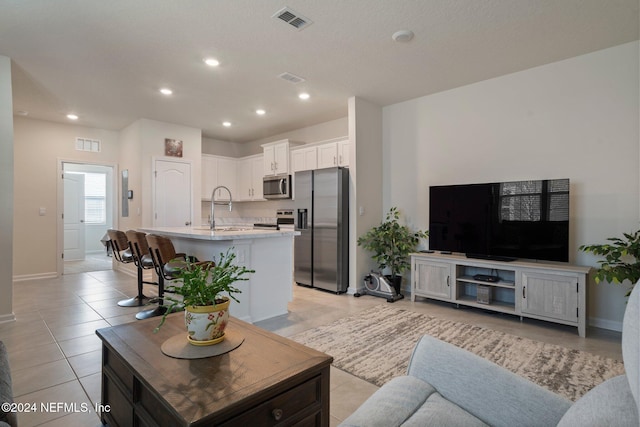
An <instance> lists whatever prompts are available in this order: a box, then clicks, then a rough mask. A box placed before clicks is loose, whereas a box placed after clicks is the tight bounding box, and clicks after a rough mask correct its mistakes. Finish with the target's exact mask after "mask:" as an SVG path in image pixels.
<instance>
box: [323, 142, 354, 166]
mask: <svg viewBox="0 0 640 427" xmlns="http://www.w3.org/2000/svg"><path fill="white" fill-rule="evenodd" d="M334 166H349V140H348V139H347V140H344V141H336V142H328V143H326V144H321V145H318V169H322V168H330V167H334Z"/></svg>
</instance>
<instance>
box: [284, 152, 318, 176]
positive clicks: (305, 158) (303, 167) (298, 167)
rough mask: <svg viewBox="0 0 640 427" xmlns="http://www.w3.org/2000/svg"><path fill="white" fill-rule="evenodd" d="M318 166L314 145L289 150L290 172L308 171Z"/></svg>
mask: <svg viewBox="0 0 640 427" xmlns="http://www.w3.org/2000/svg"><path fill="white" fill-rule="evenodd" d="M317 168H318V149H317V147H316V146H312V147H301V148H296V149H295V150H291V172H292V173H295V172H300V171H308V170H313V169H317Z"/></svg>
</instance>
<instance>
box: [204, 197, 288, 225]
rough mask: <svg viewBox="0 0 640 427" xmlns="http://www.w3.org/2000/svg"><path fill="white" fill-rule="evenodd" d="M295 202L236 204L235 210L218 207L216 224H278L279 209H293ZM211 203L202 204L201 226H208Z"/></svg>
mask: <svg viewBox="0 0 640 427" xmlns="http://www.w3.org/2000/svg"><path fill="white" fill-rule="evenodd" d="M293 206H294V202H293V200H267V201H263V202H234V203H233V209H232V211H231V212H229V208H228V207H227V206H224V205H216V210H215V216H216V224H221V225H222V224H224V225H242V224H254V223H267V224H269V223H273V224H275V223H276V211H277V210H278V209H293ZM210 211H211V202H202V214H201V225H207V224H208V221H209V213H210Z"/></svg>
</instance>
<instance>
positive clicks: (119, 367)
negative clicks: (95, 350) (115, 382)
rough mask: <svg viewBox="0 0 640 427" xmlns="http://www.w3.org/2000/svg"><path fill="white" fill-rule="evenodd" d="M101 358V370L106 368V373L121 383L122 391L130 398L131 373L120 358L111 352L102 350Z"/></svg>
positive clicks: (131, 386)
mask: <svg viewBox="0 0 640 427" xmlns="http://www.w3.org/2000/svg"><path fill="white" fill-rule="evenodd" d="M102 357H103V362H102V363H103V369H104V368H106V371H108V372H109V373H110V374H112V375H113V376H115V377H116V378H117V379H119V380H120V381H121V382H122V385H123V386H124V388H125V390H123V391H124V392H126V393H127V394H128V395H129V397H130V396H131V393H132V391H133V373H132V372H131V371H130V370H129V368H127V366H126V365H125V363H124V361H123V360H122V358H121V357H119V356H117V355H116V354H114V353H113V352H112V351H109V350H108V349H104V350H103V355H102Z"/></svg>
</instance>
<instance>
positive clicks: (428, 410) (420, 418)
mask: <svg viewBox="0 0 640 427" xmlns="http://www.w3.org/2000/svg"><path fill="white" fill-rule="evenodd" d="M424 426H465V427H486V426H487V424H485V423H483V422H482V421H480V420H479V419H477V418H476V417H474V416H473V415H471V414H470V413H468V412H467V411H465V410H464V409H462V408H461V407H459V406H457V405H455V404H453V403H451V402H449V401H448V400H447V399H445V398H444V397H442V396H441V395H440V394H439V393H437V392H436V393H433V394H431V395H430V396H429V398H427V401H426V402H425V403H424V405H422V406H421V407H420V408H418V410H417V411H416V412H415V413H414V414H413V415H412V416H411V417H410V418H409V419H408V420H407V421H405V422H404V423H403V424H402V427H424Z"/></svg>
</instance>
